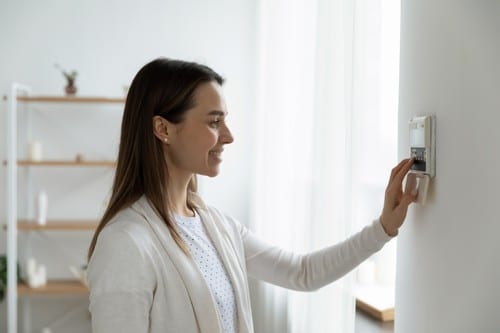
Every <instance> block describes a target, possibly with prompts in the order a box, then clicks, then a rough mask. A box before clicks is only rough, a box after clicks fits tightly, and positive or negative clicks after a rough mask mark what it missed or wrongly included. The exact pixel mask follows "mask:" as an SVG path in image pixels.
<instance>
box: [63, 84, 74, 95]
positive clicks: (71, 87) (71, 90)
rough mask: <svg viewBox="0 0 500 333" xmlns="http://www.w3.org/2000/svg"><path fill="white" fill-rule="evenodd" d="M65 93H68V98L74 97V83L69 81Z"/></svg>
mask: <svg viewBox="0 0 500 333" xmlns="http://www.w3.org/2000/svg"><path fill="white" fill-rule="evenodd" d="M64 91H65V92H66V95H68V96H73V95H75V94H76V86H75V82H74V81H68V84H67V85H66V87H64Z"/></svg>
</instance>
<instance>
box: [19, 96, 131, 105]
mask: <svg viewBox="0 0 500 333" xmlns="http://www.w3.org/2000/svg"><path fill="white" fill-rule="evenodd" d="M17 100H18V101H19V102H33V103H35V102H39V103H125V98H120V97H96V96H74V97H69V96H18V97H17Z"/></svg>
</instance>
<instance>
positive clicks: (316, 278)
mask: <svg viewBox="0 0 500 333" xmlns="http://www.w3.org/2000/svg"><path fill="white" fill-rule="evenodd" d="M390 239H391V237H390V236H388V235H387V234H386V233H385V232H384V229H383V227H382V225H381V223H380V222H379V221H378V220H376V221H374V222H373V223H372V224H371V225H369V226H367V227H365V228H364V229H363V230H361V231H360V232H358V233H357V234H355V235H353V236H351V237H350V238H348V239H347V240H345V241H343V242H341V243H338V244H336V245H333V246H330V247H327V248H324V249H322V250H319V251H315V252H312V253H309V254H295V253H292V252H289V251H285V250H283V249H281V248H279V247H276V246H272V245H270V244H268V243H266V242H264V241H262V240H260V239H259V238H257V237H256V236H255V235H254V234H253V233H252V232H250V231H249V230H248V229H246V231H245V232H244V234H243V244H244V246H245V257H246V264H247V271H248V275H249V276H251V277H253V278H256V279H259V280H263V281H266V282H269V283H272V284H276V285H279V286H281V287H284V288H288V289H294V290H301V291H311V290H316V289H318V288H321V287H323V286H325V285H327V284H329V283H331V282H333V281H335V280H337V279H339V278H341V277H342V276H344V275H345V274H347V273H348V272H349V271H351V270H352V269H353V268H355V267H356V266H358V265H359V264H360V263H361V262H363V260H365V259H366V258H368V257H369V256H371V255H372V254H373V253H375V252H377V251H378V250H380V249H381V248H382V247H383V246H384V244H385V243H386V242H387V241H389V240H390Z"/></svg>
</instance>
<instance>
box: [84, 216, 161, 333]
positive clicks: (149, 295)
mask: <svg viewBox="0 0 500 333" xmlns="http://www.w3.org/2000/svg"><path fill="white" fill-rule="evenodd" d="M138 244H140V240H137V239H135V238H134V236H133V235H132V234H131V233H130V231H127V230H121V229H118V230H117V229H116V228H114V226H113V225H110V226H107V227H106V228H104V229H103V231H102V232H101V234H100V235H99V238H98V241H97V244H96V247H95V250H94V253H93V255H92V257H91V260H90V261H89V265H88V269H87V280H88V284H89V289H90V305H89V310H90V313H91V318H92V332H93V333H109V332H120V333H146V332H148V331H149V312H150V308H151V304H152V301H153V292H154V289H155V278H154V276H155V275H154V273H153V268H152V265H151V264H150V259H149V257H148V256H147V255H146V253H145V251H144V249H142V248H141V247H140V246H139V245H138Z"/></svg>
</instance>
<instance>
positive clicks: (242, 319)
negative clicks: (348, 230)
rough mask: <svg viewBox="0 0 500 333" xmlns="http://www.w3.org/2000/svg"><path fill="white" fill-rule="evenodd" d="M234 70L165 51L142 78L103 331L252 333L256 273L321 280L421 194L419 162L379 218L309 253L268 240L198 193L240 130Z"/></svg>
mask: <svg viewBox="0 0 500 333" xmlns="http://www.w3.org/2000/svg"><path fill="white" fill-rule="evenodd" d="M222 84H223V79H222V78H221V77H220V76H219V75H218V74H217V73H215V72H214V71H213V70H211V69H210V68H208V67H206V66H202V65H199V64H196V63H189V62H184V61H178V60H169V59H157V60H154V61H152V62H150V63H148V64H146V65H145V66H144V67H143V68H142V69H141V70H140V71H139V72H138V73H137V75H136V77H135V78H134V80H133V82H132V84H131V87H130V90H129V94H128V96H127V101H126V105H125V112H124V115H123V122H122V130H121V141H120V149H119V154H118V164H117V169H116V175H115V181H114V184H113V191H112V195H111V200H110V203H109V206H108V207H107V209H106V211H105V213H104V216H103V218H102V220H101V223H100V224H99V227H98V228H97V230H96V233H95V235H94V238H93V240H92V243H91V245H90V249H89V264H88V272H87V273H88V283H89V288H90V307H89V309H90V312H91V314H92V328H93V332H94V333H104V332H120V333H126V332H133V333H140V332H150V333H160V332H162V333H165V332H182V333H191V332H193V333H194V332H202V333H218V332H220V333H230V332H231V333H233V332H234V333H236V332H238V333H245V332H253V327H252V314H251V309H250V299H249V292H248V282H247V277H248V276H251V277H254V278H257V279H261V280H264V281H267V282H270V283H273V284H276V285H280V286H283V287H285V288H290V289H296V290H315V289H317V288H320V287H322V286H324V285H326V284H328V283H330V282H332V281H334V280H336V279H338V278H340V277H342V276H343V275H344V274H346V273H347V272H349V271H350V270H352V269H353V268H355V267H356V266H357V265H358V264H359V263H361V262H362V261H363V260H365V259H366V258H367V257H369V256H370V255H372V254H373V253H374V252H376V251H378V250H379V249H381V248H382V246H383V245H384V244H385V243H386V242H387V241H389V240H390V239H391V238H392V237H393V236H395V235H397V233H398V229H399V227H400V226H401V225H402V223H403V220H404V218H405V216H406V212H407V208H408V206H409V204H410V203H411V202H412V201H414V199H415V197H414V196H413V195H411V194H409V193H402V181H403V178H404V176H405V175H406V173H407V172H408V171H409V169H410V167H411V165H412V163H413V160H404V161H402V162H401V163H400V164H399V165H398V166H397V167H395V168H394V169H393V171H392V174H391V177H390V181H389V185H388V187H387V191H386V198H385V203H384V209H383V212H382V215H381V216H380V218H379V219H377V220H375V221H374V222H373V223H372V224H371V225H369V226H367V227H365V228H364V229H363V230H362V231H361V232H359V233H357V234H355V235H354V236H352V237H351V238H349V239H348V240H346V241H344V242H342V243H340V244H337V245H334V246H331V247H329V248H325V249H323V250H320V251H316V252H313V253H310V254H307V255H297V254H293V253H289V252H286V251H284V250H282V249H279V248H277V247H273V246H271V245H268V244H266V243H265V242H263V241H261V240H259V239H258V238H257V237H256V236H255V235H253V234H252V232H251V231H249V230H248V229H247V228H246V227H245V226H243V225H241V224H240V223H238V222H237V221H235V220H234V219H232V218H231V217H229V216H227V215H225V214H224V213H222V212H220V211H219V210H217V209H215V208H213V207H207V206H206V205H204V204H203V201H202V200H201V199H200V198H199V197H198V196H197V194H196V174H201V175H207V176H210V177H214V176H216V175H217V174H218V173H219V165H220V163H221V155H222V151H223V150H224V146H225V145H226V144H230V143H231V142H233V136H232V134H231V132H230V131H229V128H228V127H227V125H226V123H225V117H226V115H227V107H226V104H225V101H224V97H223V94H222V91H221V86H222Z"/></svg>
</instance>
